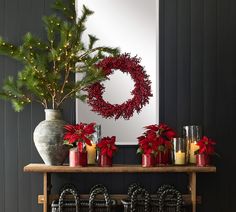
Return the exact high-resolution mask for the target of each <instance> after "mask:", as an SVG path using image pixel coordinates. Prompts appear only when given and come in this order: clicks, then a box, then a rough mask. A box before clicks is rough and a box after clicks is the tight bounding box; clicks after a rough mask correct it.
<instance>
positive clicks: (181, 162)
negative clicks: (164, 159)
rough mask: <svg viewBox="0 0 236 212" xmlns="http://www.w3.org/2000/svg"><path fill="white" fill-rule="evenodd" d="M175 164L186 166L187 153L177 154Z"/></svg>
mask: <svg viewBox="0 0 236 212" xmlns="http://www.w3.org/2000/svg"><path fill="white" fill-rule="evenodd" d="M175 164H176V165H184V164H185V152H181V151H178V152H176V153H175Z"/></svg>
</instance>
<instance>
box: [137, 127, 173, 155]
mask: <svg viewBox="0 0 236 212" xmlns="http://www.w3.org/2000/svg"><path fill="white" fill-rule="evenodd" d="M145 129H147V130H146V132H144V134H143V135H142V136H140V137H138V141H139V149H138V153H140V152H141V153H144V154H155V153H157V152H159V151H166V150H168V149H171V148H172V142H171V139H172V138H173V137H175V136H176V133H175V132H174V131H173V130H172V129H171V128H169V127H168V126H167V125H166V124H159V125H157V124H155V125H149V126H146V127H145Z"/></svg>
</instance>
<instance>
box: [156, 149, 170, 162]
mask: <svg viewBox="0 0 236 212" xmlns="http://www.w3.org/2000/svg"><path fill="white" fill-rule="evenodd" d="M170 157H171V155H170V152H169V151H166V152H158V154H157V155H156V163H157V165H167V164H169V163H170Z"/></svg>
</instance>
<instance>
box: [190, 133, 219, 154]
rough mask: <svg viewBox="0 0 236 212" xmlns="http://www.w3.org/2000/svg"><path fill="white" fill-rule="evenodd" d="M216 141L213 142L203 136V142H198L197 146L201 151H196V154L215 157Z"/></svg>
mask: <svg viewBox="0 0 236 212" xmlns="http://www.w3.org/2000/svg"><path fill="white" fill-rule="evenodd" d="M215 145H216V143H215V141H213V140H212V139H211V138H208V137H207V136H203V138H202V139H201V140H199V141H198V142H197V146H199V149H198V150H196V151H195V152H194V153H195V154H196V155H197V154H205V155H214V154H216V152H215Z"/></svg>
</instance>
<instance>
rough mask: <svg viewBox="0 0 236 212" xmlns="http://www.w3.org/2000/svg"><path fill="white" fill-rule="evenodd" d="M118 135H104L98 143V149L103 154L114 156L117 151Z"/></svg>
mask: <svg viewBox="0 0 236 212" xmlns="http://www.w3.org/2000/svg"><path fill="white" fill-rule="evenodd" d="M115 142H116V137H115V136H112V137H103V138H102V139H101V140H100V142H99V143H98V144H97V149H98V150H99V152H100V154H101V155H107V156H108V157H110V158H112V156H113V153H114V152H116V151H117V147H116V145H115Z"/></svg>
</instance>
